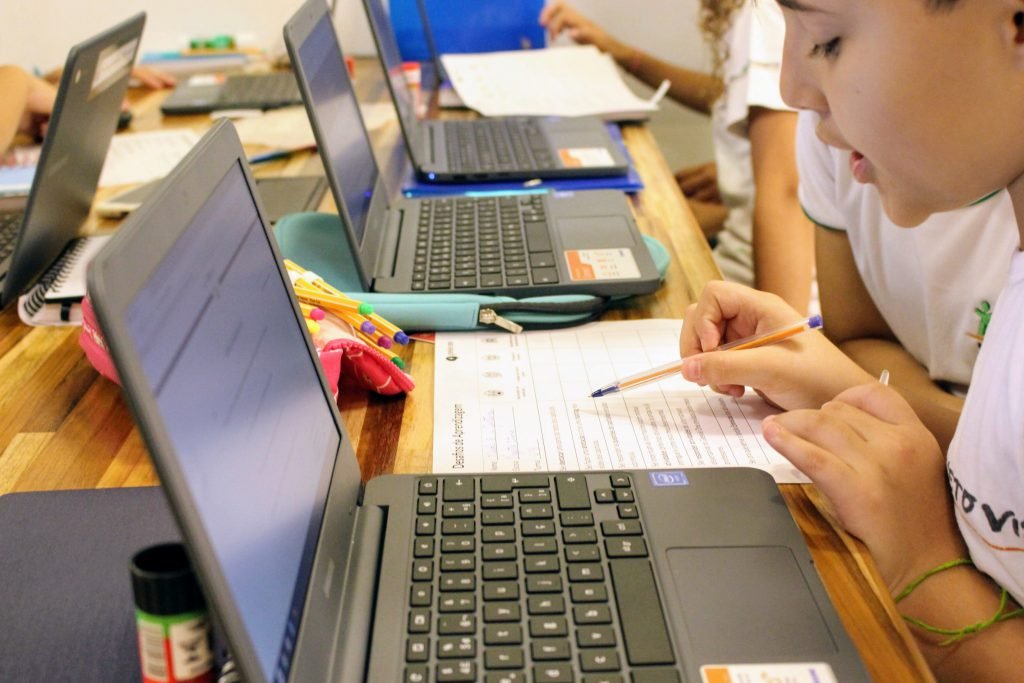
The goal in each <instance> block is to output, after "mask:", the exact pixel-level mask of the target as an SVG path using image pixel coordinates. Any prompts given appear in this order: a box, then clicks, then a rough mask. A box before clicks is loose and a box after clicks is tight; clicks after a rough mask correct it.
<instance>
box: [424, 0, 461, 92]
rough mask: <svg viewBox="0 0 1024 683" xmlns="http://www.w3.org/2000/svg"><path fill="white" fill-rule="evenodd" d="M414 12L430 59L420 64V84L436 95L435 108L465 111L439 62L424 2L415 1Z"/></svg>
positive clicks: (439, 56) (439, 57)
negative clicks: (425, 85) (425, 84)
mask: <svg viewBox="0 0 1024 683" xmlns="http://www.w3.org/2000/svg"><path fill="white" fill-rule="evenodd" d="M416 10H417V14H418V15H419V18H420V25H421V26H422V27H423V40H424V43H425V44H426V46H427V53H428V55H429V57H430V60H429V61H428V62H423V63H421V64H420V82H421V83H427V84H429V85H428V86H427V87H428V88H430V89H432V90H433V91H434V92H436V93H437V106H438V107H440V108H441V109H465V108H466V103H465V102H463V101H462V97H460V96H459V92H458V91H457V90H456V89H455V86H453V85H452V82H451V80H450V79H449V78H448V74H447V72H446V71H445V68H444V64H443V63H442V62H441V53H440V51H439V50H438V49H437V43H436V42H434V29H433V28H432V27H431V24H430V16H429V13H428V12H427V3H426V2H424V0H416Z"/></svg>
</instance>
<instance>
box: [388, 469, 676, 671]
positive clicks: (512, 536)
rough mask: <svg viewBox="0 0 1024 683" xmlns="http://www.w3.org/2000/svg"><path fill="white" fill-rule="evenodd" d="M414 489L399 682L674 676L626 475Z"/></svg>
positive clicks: (440, 482)
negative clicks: (414, 510)
mask: <svg viewBox="0 0 1024 683" xmlns="http://www.w3.org/2000/svg"><path fill="white" fill-rule="evenodd" d="M588 480H589V482H590V484H593V485H594V487H593V490H591V486H590V485H589V484H588ZM418 487H419V488H418V494H419V495H418V498H417V517H416V534H415V537H414V539H413V549H412V550H413V557H414V560H413V565H412V572H411V579H412V581H411V584H412V585H411V588H410V590H409V614H408V620H407V628H406V630H407V633H406V635H405V638H404V643H403V645H402V646H403V653H404V657H405V674H404V680H405V681H406V683H427V682H431V683H434V682H436V683H445V682H451V681H483V682H484V683H520V682H524V681H532V682H533V683H565V682H571V681H582V682H583V683H625V682H626V681H631V682H632V683H647V682H652V683H653V682H654V681H660V682H665V683H668V682H670V681H678V680H679V678H678V675H677V673H676V671H675V669H674V667H673V666H672V665H673V664H674V663H675V656H674V655H673V652H672V646H671V640H670V637H669V633H668V628H667V627H666V625H665V620H664V616H663V613H662V610H661V602H660V600H659V597H658V589H657V586H656V584H655V580H654V574H653V570H652V568H651V563H650V560H649V558H648V552H647V543H646V541H645V540H644V535H643V534H644V530H643V525H642V524H641V521H640V514H639V510H638V508H637V504H636V501H635V496H634V492H633V487H632V481H631V478H630V476H629V475H627V474H610V475H608V474H591V475H580V474H568V475H555V476H549V475H546V474H523V475H507V476H506V475H488V476H486V477H483V478H473V477H447V478H440V479H439V478H436V477H421V478H420V479H419V480H418Z"/></svg>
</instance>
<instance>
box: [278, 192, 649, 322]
mask: <svg viewBox="0 0 1024 683" xmlns="http://www.w3.org/2000/svg"><path fill="white" fill-rule="evenodd" d="M343 230H344V228H343V227H342V225H341V222H340V221H339V220H338V217H337V216H336V215H334V214H328V213H312V212H311V213H295V214H290V215H288V216H284V217H283V218H281V220H279V221H278V222H277V224H276V225H275V226H274V234H275V236H276V238H277V242H278V246H279V247H280V249H281V253H282V254H283V255H284V257H285V258H287V259H290V260H292V261H294V262H295V263H297V264H299V265H300V266H302V267H303V268H306V269H307V270H311V271H313V272H315V273H316V274H317V275H319V276H320V277H322V278H323V279H324V280H326V281H327V282H328V283H329V284H331V285H332V286H333V287H335V288H337V289H339V290H341V291H342V292H345V293H346V294H348V295H349V296H351V297H352V298H354V299H358V300H360V301H365V302H366V303H368V304H372V305H373V307H374V309H375V312H376V313H377V314H378V315H380V316H382V317H383V318H385V319H387V320H389V321H391V322H392V323H394V324H395V325H397V326H398V327H400V328H402V329H403V330H405V331H406V332H424V331H431V332H433V331H455V330H479V329H488V328H491V327H492V326H497V327H502V328H504V329H508V330H509V331H511V332H519V331H521V330H522V329H551V328H557V327H567V326H571V325H579V324H582V323H585V322H589V321H591V320H594V319H596V318H597V317H598V316H600V315H601V313H603V312H604V311H605V310H607V309H608V308H609V307H612V306H615V305H621V304H622V303H623V302H624V301H628V299H629V297H625V298H623V299H609V298H608V297H601V296H591V295H583V294H565V295H557V296H537V297H529V298H522V299H514V298H512V297H505V296H488V295H483V294H461V293H458V292H452V293H442V294H431V293H425V292H409V293H407V294H381V293H377V292H364V291H362V289H363V286H362V283H361V282H360V281H359V277H358V275H357V272H358V271H357V269H356V266H355V263H354V261H353V256H352V253H351V252H350V251H349V249H348V246H347V245H348V240H347V239H346V238H345V236H344V232H343ZM644 241H645V242H646V244H647V248H648V249H649V250H650V252H651V256H652V257H653V259H654V264H655V265H656V266H657V267H658V272H659V273H661V276H662V278H664V277H665V272H666V271H667V270H668V264H669V254H668V250H667V249H665V247H664V245H662V244H661V242H659V241H657V240H656V239H654V238H653V237H649V236H647V235H644Z"/></svg>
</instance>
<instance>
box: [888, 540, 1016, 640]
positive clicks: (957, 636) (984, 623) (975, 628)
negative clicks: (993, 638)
mask: <svg viewBox="0 0 1024 683" xmlns="http://www.w3.org/2000/svg"><path fill="white" fill-rule="evenodd" d="M973 564H974V563H973V562H971V561H970V560H969V559H967V558H965V557H961V558H957V559H955V560H950V561H949V562H945V563H943V564H940V565H939V566H938V567H935V568H934V569H929V570H928V571H926V572H925V573H924V574H922V575H921V576H919V577H917V578H916V579H914V580H913V581H911V582H910V583H909V584H908V585H907V587H906V588H904V589H903V590H902V591H900V592H899V594H898V595H897V596H896V597H895V598H893V600H894V602H900V601H901V600H903V599H904V598H905V597H907V596H908V595H910V594H911V593H912V592H913V591H914V589H915V588H917V587H918V586H920V585H921V584H922V583H924V582H925V581H926V580H927V579H929V578H931V577H933V576H935V575H936V574H938V573H939V572H943V571H946V570H947V569H952V568H954V567H961V566H964V565H972V566H973ZM1009 597H1010V594H1009V592H1007V590H1006V589H1005V588H1004V589H1002V594H1001V595H1000V597H999V609H998V610H996V613H995V614H994V615H992V616H991V617H989V618H988V619H983V620H981V621H979V622H976V623H974V624H969V625H967V626H964V627H963V628H958V629H952V628H940V627H938V626H932V625H931V624H926V623H925V622H923V621H921V620H920V619H917V618H915V617H910V616H907V615H906V614H904V615H901V616H902V617H903V619H904V620H905V621H907V622H909V623H911V624H913V625H914V626H917V627H918V628H920V629H922V630H924V631H928V632H929V633H935V634H938V635H941V636H949V638H947V639H946V640H943V641H941V642H940V643H939V646H940V647H946V646H947V645H952V644H954V643H957V642H960V641H961V640H963V639H964V638H966V637H967V636H970V635H974V634H975V633H978V632H980V631H983V630H984V629H986V628H988V627H989V626H992V625H993V624H996V623H998V622H1001V621H1006V620H1008V619H1015V618H1017V617H1020V616H1022V615H1024V609H1016V610H1013V611H1012V612H1007V613H1006V614H1003V610H1005V609H1006V603H1007V601H1008V600H1009Z"/></svg>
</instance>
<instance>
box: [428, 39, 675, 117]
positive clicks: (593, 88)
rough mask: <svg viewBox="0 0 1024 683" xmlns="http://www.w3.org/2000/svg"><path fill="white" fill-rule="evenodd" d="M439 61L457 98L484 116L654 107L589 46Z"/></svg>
mask: <svg viewBox="0 0 1024 683" xmlns="http://www.w3.org/2000/svg"><path fill="white" fill-rule="evenodd" d="M441 61H442V63H443V64H444V69H445V72H446V74H447V76H448V79H449V80H450V81H451V83H452V87H454V88H455V90H456V92H458V93H459V97H461V98H462V101H463V102H464V103H465V104H466V106H467V107H470V108H471V109H475V110H476V111H478V112H480V113H481V114H483V115H484V116H600V117H602V118H605V119H607V120H626V119H637V118H646V116H648V115H649V114H650V113H651V112H653V111H655V110H657V108H658V105H657V99H660V95H659V96H657V97H656V98H654V99H652V100H645V99H643V98H640V97H637V96H636V95H635V94H633V92H632V91H631V90H630V89H629V88H628V87H626V84H625V83H624V82H623V80H622V76H621V75H619V71H618V68H617V67H616V66H615V62H614V61H612V58H611V57H609V56H608V55H606V54H603V53H602V52H600V51H599V50H598V49H597V48H596V47H594V46H593V45H578V46H566V47H550V48H544V49H540V50H514V51H510V52H484V53H475V54H446V55H441ZM661 94H664V93H663V92H662V93H661Z"/></svg>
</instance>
